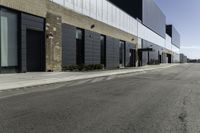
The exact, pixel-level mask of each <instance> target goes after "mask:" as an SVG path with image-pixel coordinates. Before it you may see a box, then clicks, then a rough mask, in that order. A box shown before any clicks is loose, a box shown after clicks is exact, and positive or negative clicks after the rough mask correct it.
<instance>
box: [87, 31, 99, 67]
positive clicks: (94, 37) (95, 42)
mask: <svg viewBox="0 0 200 133" xmlns="http://www.w3.org/2000/svg"><path fill="white" fill-rule="evenodd" d="M84 36H85V37H84V41H85V43H84V46H85V50H84V51H85V64H86V65H90V64H101V40H100V37H101V35H100V34H98V33H95V32H92V31H88V30H85V33H84Z"/></svg>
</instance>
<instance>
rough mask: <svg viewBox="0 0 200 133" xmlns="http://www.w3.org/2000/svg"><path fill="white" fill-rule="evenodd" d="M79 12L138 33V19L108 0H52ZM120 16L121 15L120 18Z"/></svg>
mask: <svg viewBox="0 0 200 133" xmlns="http://www.w3.org/2000/svg"><path fill="white" fill-rule="evenodd" d="M50 1H53V2H55V3H57V4H60V5H61V6H64V7H66V8H68V9H71V10H73V11H75V12H77V13H79V14H83V15H86V16H88V17H91V18H93V19H96V20H98V21H101V22H104V23H106V24H108V25H110V26H113V27H115V28H118V29H120V30H123V31H125V32H127V33H130V34H132V35H135V36H136V35H137V21H136V20H135V19H134V18H133V17H131V16H130V15H129V14H127V13H125V12H124V11H123V10H121V9H119V8H118V7H116V6H115V5H113V4H112V3H110V2H109V1H107V0H50ZM119 16H121V17H120V18H119Z"/></svg>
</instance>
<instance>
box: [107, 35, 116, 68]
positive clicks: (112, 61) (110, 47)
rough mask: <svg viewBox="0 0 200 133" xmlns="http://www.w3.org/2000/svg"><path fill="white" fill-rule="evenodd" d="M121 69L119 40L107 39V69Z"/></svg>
mask: <svg viewBox="0 0 200 133" xmlns="http://www.w3.org/2000/svg"><path fill="white" fill-rule="evenodd" d="M117 67H119V40H117V39H114V38H112V37H108V36H107V37H106V68H108V69H110V68H117Z"/></svg>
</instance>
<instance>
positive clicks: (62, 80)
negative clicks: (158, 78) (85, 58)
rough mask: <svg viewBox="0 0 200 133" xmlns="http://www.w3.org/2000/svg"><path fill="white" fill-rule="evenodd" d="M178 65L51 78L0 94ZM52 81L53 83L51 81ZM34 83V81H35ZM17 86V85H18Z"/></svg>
mask: <svg viewBox="0 0 200 133" xmlns="http://www.w3.org/2000/svg"><path fill="white" fill-rule="evenodd" d="M177 65H178V64H175V65H170V66H162V67H157V68H146V69H145V68H142V69H135V70H134V71H131V70H130V71H124V72H118V73H108V74H100V75H97V76H95V75H89V76H86V77H85V76H84V77H81V76H79V77H76V78H74V79H67V78H63V79H58V78H55V79H53V78H51V79H47V80H45V79H44V80H43V82H42V83H41V82H40V83H36V84H30V83H29V84H28V83H27V85H24V86H21V87H20V86H19V87H17V86H18V85H16V87H7V88H5V89H2V90H0V92H4V91H10V90H18V89H24V88H32V87H39V86H44V85H53V84H60V83H65V82H72V81H80V80H87V79H93V78H102V77H110V76H114V75H116V76H119V75H126V74H133V73H136V74H137V73H140V72H145V71H146V72H148V71H153V70H160V69H167V68H171V67H175V66H177ZM49 80H51V81H49ZM33 82H34V81H33ZM16 84H17V83H16ZM18 84H22V83H18Z"/></svg>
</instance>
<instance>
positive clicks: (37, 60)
mask: <svg viewBox="0 0 200 133" xmlns="http://www.w3.org/2000/svg"><path fill="white" fill-rule="evenodd" d="M121 2H122V1H121V0H110V1H107V0H34V1H33V0H12V1H11V0H1V1H0V16H1V17H0V19H1V20H0V23H1V24H0V25H1V32H0V34H1V35H0V38H1V42H0V55H1V58H0V72H1V73H4V72H34V71H61V70H62V67H64V66H68V65H82V64H102V65H104V66H105V68H106V69H112V68H119V67H122V68H123V67H136V66H142V65H146V64H158V63H172V62H180V57H179V51H180V35H179V34H178V32H177V31H176V29H175V28H174V26H172V25H170V26H168V25H167V26H166V17H165V15H164V14H163V13H162V11H161V10H160V9H159V7H158V6H157V5H156V4H155V2H154V1H153V0H148V1H147V0H135V1H131V0H126V1H123V3H121ZM152 18H154V19H152Z"/></svg>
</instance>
